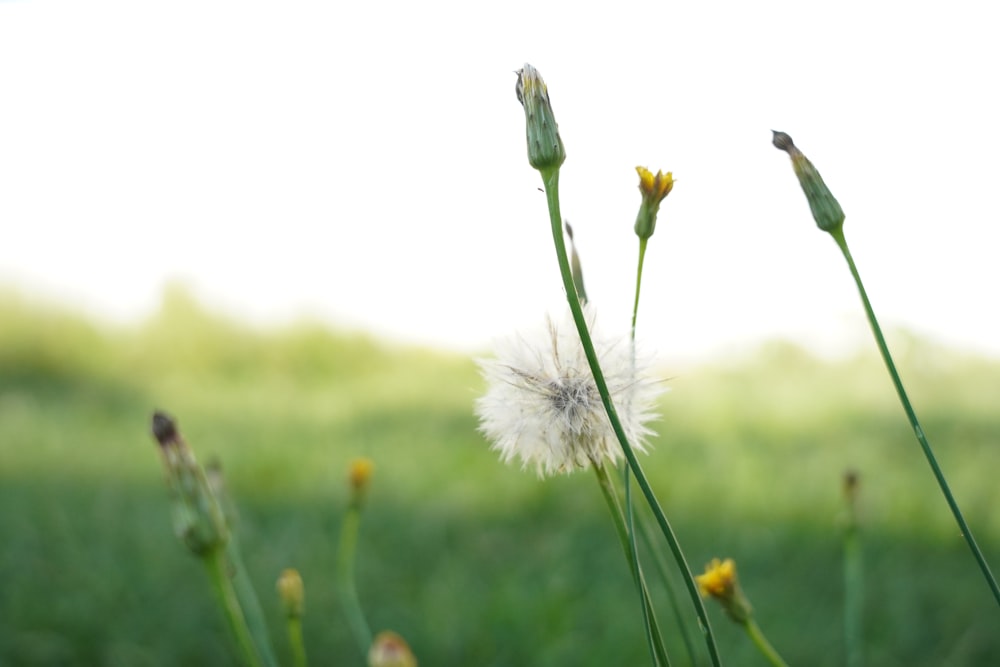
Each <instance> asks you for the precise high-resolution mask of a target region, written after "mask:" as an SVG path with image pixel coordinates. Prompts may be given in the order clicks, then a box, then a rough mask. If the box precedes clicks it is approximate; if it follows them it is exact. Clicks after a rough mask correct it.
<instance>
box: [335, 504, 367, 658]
mask: <svg viewBox="0 0 1000 667" xmlns="http://www.w3.org/2000/svg"><path fill="white" fill-rule="evenodd" d="M360 524H361V509H360V508H359V507H358V505H357V503H353V502H352V503H351V504H350V506H348V508H347V511H346V512H345V513H344V524H343V526H341V529H340V553H339V554H338V558H337V579H338V581H339V584H340V585H339V586H338V588H339V589H340V604H341V606H342V607H343V609H344V614H345V615H346V616H347V623H348V625H350V626H351V632H352V633H353V634H354V639H355V641H357V643H358V649H359V650H360V651H361V655H363V656H367V655H368V649H370V648H371V645H372V631H371V629H370V628H369V627H368V621H367V620H366V619H365V613H364V611H362V609H361V603H360V602H359V601H358V589H357V586H356V585H355V582H354V555H355V553H356V552H357V547H358V528H359V526H360Z"/></svg>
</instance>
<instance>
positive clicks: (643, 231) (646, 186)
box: [635, 167, 674, 239]
mask: <svg viewBox="0 0 1000 667" xmlns="http://www.w3.org/2000/svg"><path fill="white" fill-rule="evenodd" d="M635 170H636V171H637V172H638V173H639V192H641V193H642V203H641V204H639V214H638V215H636V216H635V233H636V235H637V236H638V237H639V238H640V239H648V238H649V237H650V236H652V235H653V232H654V231H656V215H657V213H659V212H660V202H662V201H663V200H664V198H666V196H667V195H669V194H670V191H671V190H673V189H674V175H673V172H669V171H668V172H667V173H666V174H664V173H663V172H662V171H657V172H656V176H654V175H653V172H651V171H650V170H648V169H646V168H645V167H636V168H635Z"/></svg>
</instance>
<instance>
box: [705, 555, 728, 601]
mask: <svg viewBox="0 0 1000 667" xmlns="http://www.w3.org/2000/svg"><path fill="white" fill-rule="evenodd" d="M695 580H696V581H697V582H698V588H699V590H701V594H702V595H703V596H705V597H709V596H711V597H714V598H724V597H732V595H733V590H734V588H735V586H736V563H734V562H733V559H732V558H727V559H726V560H724V561H720V560H719V559H718V558H713V559H712V562H711V563H709V564H708V565H706V566H705V574H700V575H698V576H697V577H695Z"/></svg>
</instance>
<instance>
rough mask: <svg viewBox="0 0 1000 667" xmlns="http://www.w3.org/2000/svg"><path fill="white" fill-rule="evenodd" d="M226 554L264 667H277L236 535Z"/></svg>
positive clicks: (235, 588) (234, 584)
mask: <svg viewBox="0 0 1000 667" xmlns="http://www.w3.org/2000/svg"><path fill="white" fill-rule="evenodd" d="M226 555H227V557H228V559H229V566H230V567H231V568H232V582H233V590H234V591H236V598H237V600H238V601H239V604H240V607H241V608H242V609H243V613H244V615H245V617H246V622H247V627H248V628H250V636H251V637H252V638H253V641H254V644H255V645H256V646H257V651H258V653H259V654H260V657H261V661H262V662H263V664H264V667H277V665H278V659H277V658H276V657H275V655H274V649H273V648H272V647H271V635H270V632H269V631H268V628H267V622H266V621H265V620H264V611H263V610H262V609H261V607H260V600H259V599H258V598H257V591H256V590H255V589H254V587H253V582H252V581H251V580H250V575H249V574H247V568H246V565H244V564H243V555H242V553H241V552H240V548H239V543H238V542H237V541H236V538H235V537H233V538H231V539H230V540H229V544H228V545H227V546H226Z"/></svg>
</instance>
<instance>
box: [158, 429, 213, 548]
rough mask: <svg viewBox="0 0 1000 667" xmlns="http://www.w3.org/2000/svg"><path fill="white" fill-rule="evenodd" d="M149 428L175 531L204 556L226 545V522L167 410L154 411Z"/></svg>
mask: <svg viewBox="0 0 1000 667" xmlns="http://www.w3.org/2000/svg"><path fill="white" fill-rule="evenodd" d="M152 432H153V436H154V437H155V438H156V441H157V442H158V443H159V445H160V450H159V451H160V454H161V459H162V460H163V469H164V472H165V473H166V478H167V487H168V488H169V490H170V496H171V497H170V501H171V514H172V515H173V523H174V533H176V535H177V537H178V538H179V539H180V540H181V541H182V542H183V543H184V545H185V546H187V548H188V549H189V550H191V552H192V553H194V554H195V555H197V556H205V555H207V554H209V553H211V552H213V551H214V550H217V549H221V548H223V547H225V545H226V543H227V542H228V541H229V522H228V521H227V517H226V513H225V512H224V511H223V508H222V506H221V505H220V503H219V500H218V498H217V497H216V495H215V493H214V492H213V490H212V488H211V485H210V484H209V480H208V477H207V476H206V474H205V471H204V470H202V468H201V466H199V465H198V462H197V461H196V460H195V458H194V454H193V453H192V452H191V449H190V447H188V445H187V443H186V442H185V441H184V438H183V437H181V434H180V432H179V431H178V430H177V422H176V421H175V420H174V419H173V418H171V417H169V416H168V415H167V414H166V413H164V412H160V411H157V412H156V413H154V414H153V419H152Z"/></svg>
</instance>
